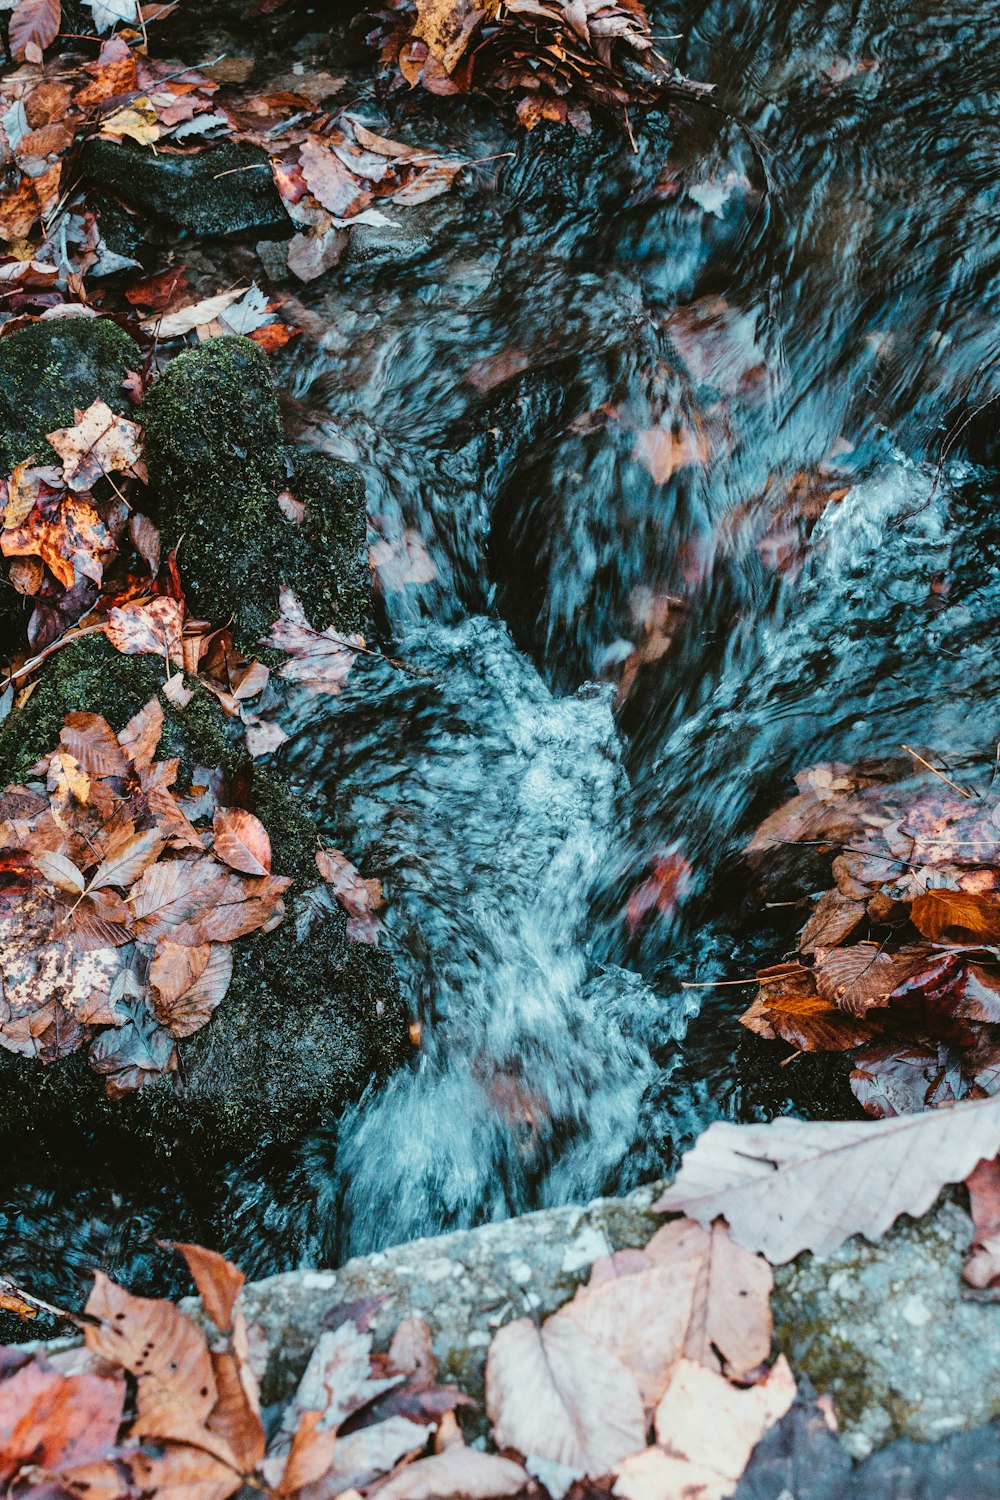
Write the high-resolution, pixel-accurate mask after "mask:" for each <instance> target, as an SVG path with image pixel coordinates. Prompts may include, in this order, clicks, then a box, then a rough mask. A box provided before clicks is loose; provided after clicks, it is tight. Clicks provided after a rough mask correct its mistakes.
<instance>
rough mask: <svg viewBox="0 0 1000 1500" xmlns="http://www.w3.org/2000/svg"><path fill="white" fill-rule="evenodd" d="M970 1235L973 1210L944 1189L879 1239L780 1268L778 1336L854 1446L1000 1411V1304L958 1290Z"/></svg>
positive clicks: (933, 1434) (922, 1434)
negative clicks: (828, 1396) (827, 1396)
mask: <svg viewBox="0 0 1000 1500" xmlns="http://www.w3.org/2000/svg"><path fill="white" fill-rule="evenodd" d="M971 1238H972V1222H971V1220H970V1219H969V1216H968V1214H967V1213H966V1212H965V1211H964V1209H962V1208H961V1207H959V1205H958V1204H957V1203H956V1202H955V1201H953V1200H952V1199H950V1198H948V1197H945V1198H943V1199H942V1200H941V1202H940V1203H939V1204H938V1207H937V1208H936V1209H935V1210H934V1211H933V1212H932V1213H930V1214H928V1215H927V1216H926V1217H925V1218H923V1219H920V1220H918V1221H916V1222H913V1221H902V1222H901V1223H899V1224H898V1225H897V1226H896V1228H895V1229H894V1230H893V1231H892V1233H891V1234H890V1235H888V1236H887V1238H886V1239H885V1240H884V1241H883V1242H882V1243H881V1244H877V1245H870V1244H868V1243H867V1241H865V1240H862V1239H854V1240H851V1241H850V1242H849V1243H848V1244H846V1245H844V1246H842V1248H841V1249H840V1250H838V1251H837V1252H836V1253H835V1254H834V1255H830V1256H827V1257H825V1258H824V1259H822V1260H820V1259H817V1258H816V1257H815V1256H812V1255H802V1256H800V1257H799V1258H798V1260H796V1261H795V1262H794V1263H793V1264H792V1265H790V1266H788V1267H783V1268H781V1269H780V1270H779V1271H778V1272H777V1273H776V1293H775V1309H776V1318H775V1323H776V1330H775V1332H776V1341H777V1343H778V1345H779V1347H781V1348H783V1349H784V1350H785V1352H786V1353H787V1355H788V1357H789V1360H790V1361H791V1363H792V1366H793V1368H795V1369H796V1370H802V1371H804V1372H805V1373H806V1374H807V1375H808V1376H809V1378H810V1379H811V1380H812V1382H813V1384H814V1385H815V1387H816V1389H817V1390H820V1391H830V1392H831V1393H832V1395H833V1397H834V1401H835V1403H836V1407H837V1413H838V1416H839V1418H840V1420H841V1424H842V1427H843V1429H844V1432H845V1441H846V1442H847V1445H848V1447H849V1449H850V1451H851V1452H852V1453H854V1454H855V1455H856V1456H859V1457H861V1456H864V1455H865V1454H866V1453H870V1452H871V1451H872V1449H873V1448H877V1447H881V1446H882V1445H883V1444H885V1443H887V1442H889V1441H890V1440H891V1439H892V1438H896V1437H902V1436H909V1437H912V1438H917V1439H919V1440H921V1441H924V1442H932V1441H935V1440H937V1439H939V1438H942V1437H945V1436H947V1435H948V1434H949V1433H952V1432H958V1431H962V1430H964V1429H966V1428H970V1427H975V1426H977V1425H978V1424H980V1423H983V1422H988V1421H990V1420H992V1419H993V1418H994V1417H997V1416H1000V1306H998V1305H986V1304H981V1303H975V1302H964V1301H963V1300H962V1295H961V1288H962V1281H961V1271H962V1263H963V1260H964V1258H965V1252H966V1250H967V1249H968V1246H969V1244H970V1242H971Z"/></svg>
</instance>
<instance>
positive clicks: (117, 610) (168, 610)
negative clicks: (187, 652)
mask: <svg viewBox="0 0 1000 1500" xmlns="http://www.w3.org/2000/svg"><path fill="white" fill-rule="evenodd" d="M183 626H184V606H183V604H181V603H180V601H179V600H177V599H171V598H169V597H168V596H166V595H162V596H160V597H159V598H157V599H150V600H149V601H148V603H145V604H140V603H137V602H131V603H128V604H122V605H116V606H114V607H112V608H111V609H109V610H108V619H107V623H106V624H105V626H104V633H105V635H106V636H107V638H108V640H109V641H110V642H111V644H112V646H114V648H115V650H116V651H120V652H121V653H122V654H123V655H124V656H141V655H143V654H149V655H151V656H162V657H166V658H168V659H169V660H170V661H180V660H181V656H182V653H183V649H184V647H183V640H182V632H183Z"/></svg>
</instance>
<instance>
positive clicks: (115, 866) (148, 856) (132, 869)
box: [89, 828, 165, 891]
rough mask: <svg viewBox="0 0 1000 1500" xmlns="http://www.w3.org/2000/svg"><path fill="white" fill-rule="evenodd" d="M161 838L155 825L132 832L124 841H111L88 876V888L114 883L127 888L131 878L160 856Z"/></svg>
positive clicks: (92, 888) (100, 888)
mask: <svg viewBox="0 0 1000 1500" xmlns="http://www.w3.org/2000/svg"><path fill="white" fill-rule="evenodd" d="M164 842H165V840H164V838H163V835H162V834H161V833H160V831H159V829H157V828H147V829H146V831H145V833H136V834H132V835H131V836H130V837H127V838H126V839H125V840H124V841H123V842H121V843H119V842H118V841H117V840H115V841H113V842H112V844H111V846H110V847H109V849H108V853H107V855H106V856H105V858H104V859H102V860H101V863H100V864H99V865H98V867H97V869H96V870H95V872H94V874H93V875H92V876H91V878H90V884H89V889H90V890H91V891H99V890H102V889H103V888H104V887H105V886H113V885H117V886H119V887H120V888H121V889H122V890H127V889H128V887H129V886H130V885H131V884H132V882H133V881H134V880H138V878H139V876H140V875H141V874H142V872H143V871H144V870H145V869H147V868H148V867H149V866H150V865H151V864H152V863H153V862H154V860H157V859H159V857H160V854H161V853H162V851H163V847H164Z"/></svg>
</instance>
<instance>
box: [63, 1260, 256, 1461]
mask: <svg viewBox="0 0 1000 1500" xmlns="http://www.w3.org/2000/svg"><path fill="white" fill-rule="evenodd" d="M86 1312H87V1314H88V1315H89V1317H90V1318H92V1319H94V1320H95V1321H94V1322H92V1323H90V1322H88V1323H86V1324H85V1325H84V1330H83V1332H84V1338H85V1339H86V1341H87V1348H88V1349H90V1350H92V1352H93V1353H94V1354H98V1355H100V1356H101V1357H102V1358H103V1359H107V1360H110V1361H111V1362H112V1363H113V1364H116V1365H120V1366H121V1367H122V1368H123V1369H125V1370H128V1372H129V1374H130V1375H132V1376H133V1377H134V1378H135V1382H136V1415H135V1420H134V1422H133V1424H132V1434H133V1436H135V1437H148V1438H153V1439H155V1440H156V1441H160V1442H175V1443H193V1444H194V1445H195V1446H197V1447H201V1448H204V1449H205V1450H206V1452H209V1453H214V1454H215V1456H216V1457H218V1458H220V1459H221V1460H222V1461H223V1462H224V1463H225V1462H231V1461H232V1455H231V1453H229V1452H228V1450H227V1449H226V1447H225V1445H224V1444H223V1443H222V1442H221V1441H220V1440H219V1439H214V1438H213V1437H212V1435H211V1434H210V1433H209V1432H208V1429H207V1427H206V1425H205V1424H206V1422H207V1421H208V1418H209V1415H210V1414H211V1411H212V1408H213V1406H214V1405H215V1402H216V1399H217V1395H218V1392H217V1391H216V1387H215V1376H214V1375H213V1373H212V1361H211V1357H210V1355H209V1350H208V1344H207V1343H206V1340H205V1335H204V1333H203V1332H202V1330H201V1329H200V1328H199V1327H198V1325H197V1324H196V1323H195V1322H193V1321H192V1319H191V1318H189V1317H188V1315H187V1314H186V1313H183V1312H181V1310H180V1308H179V1307H174V1305H173V1303H171V1302H166V1301H160V1300H159V1299H157V1298H152V1297H134V1296H133V1295H132V1294H131V1293H130V1292H127V1291H125V1289H124V1288H123V1287H120V1286H116V1285H115V1283H114V1282H113V1281H109V1280H108V1278H107V1276H105V1275H104V1273H103V1272H102V1271H97V1272H95V1274H94V1288H93V1291H92V1292H91V1294H90V1297H89V1298H88V1300H87V1306H86ZM234 1467H235V1466H234Z"/></svg>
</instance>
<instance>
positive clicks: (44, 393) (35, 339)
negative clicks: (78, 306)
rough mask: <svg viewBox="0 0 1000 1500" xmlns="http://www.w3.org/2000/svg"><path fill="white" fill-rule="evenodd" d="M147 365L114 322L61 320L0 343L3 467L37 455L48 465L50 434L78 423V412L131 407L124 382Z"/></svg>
mask: <svg viewBox="0 0 1000 1500" xmlns="http://www.w3.org/2000/svg"><path fill="white" fill-rule="evenodd" d="M141 359H142V355H141V353H140V350H139V346H138V345H137V344H136V343H135V341H134V340H133V339H131V338H130V337H129V335H128V334H127V333H126V332H125V331H124V329H122V328H119V326H118V324H117V323H113V322H111V321H110V320H109V319H107V318H53V319H51V320H50V321H48V322H40V323H30V324H28V325H27V326H26V327H24V328H19V329H17V331H16V332H14V333H11V334H9V335H8V336H7V337H6V338H4V339H0V469H2V470H3V472H4V473H8V472H9V471H10V469H11V468H12V467H13V465H14V464H16V463H20V462H21V461H22V460H23V459H26V458H29V457H31V455H32V454H36V455H37V456H38V458H39V459H40V460H41V461H44V460H45V458H46V456H47V455H50V453H51V450H50V449H49V448H48V444H47V443H46V441H45V434H46V433H47V432H53V431H54V430H55V429H56V428H57V427H65V426H68V425H71V424H72V422H73V412H74V409H76V408H81V409H82V408H85V407H87V406H90V405H91V403H92V402H94V401H106V402H107V403H108V405H109V406H113V407H114V408H115V409H116V410H122V409H124V408H125V407H127V404H128V398H127V396H126V395H125V393H124V391H123V390H122V381H123V380H124V379H125V375H126V372H127V371H128V370H129V369H136V368H137V367H138V365H139V364H140V362H141ZM53 456H54V455H53Z"/></svg>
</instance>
